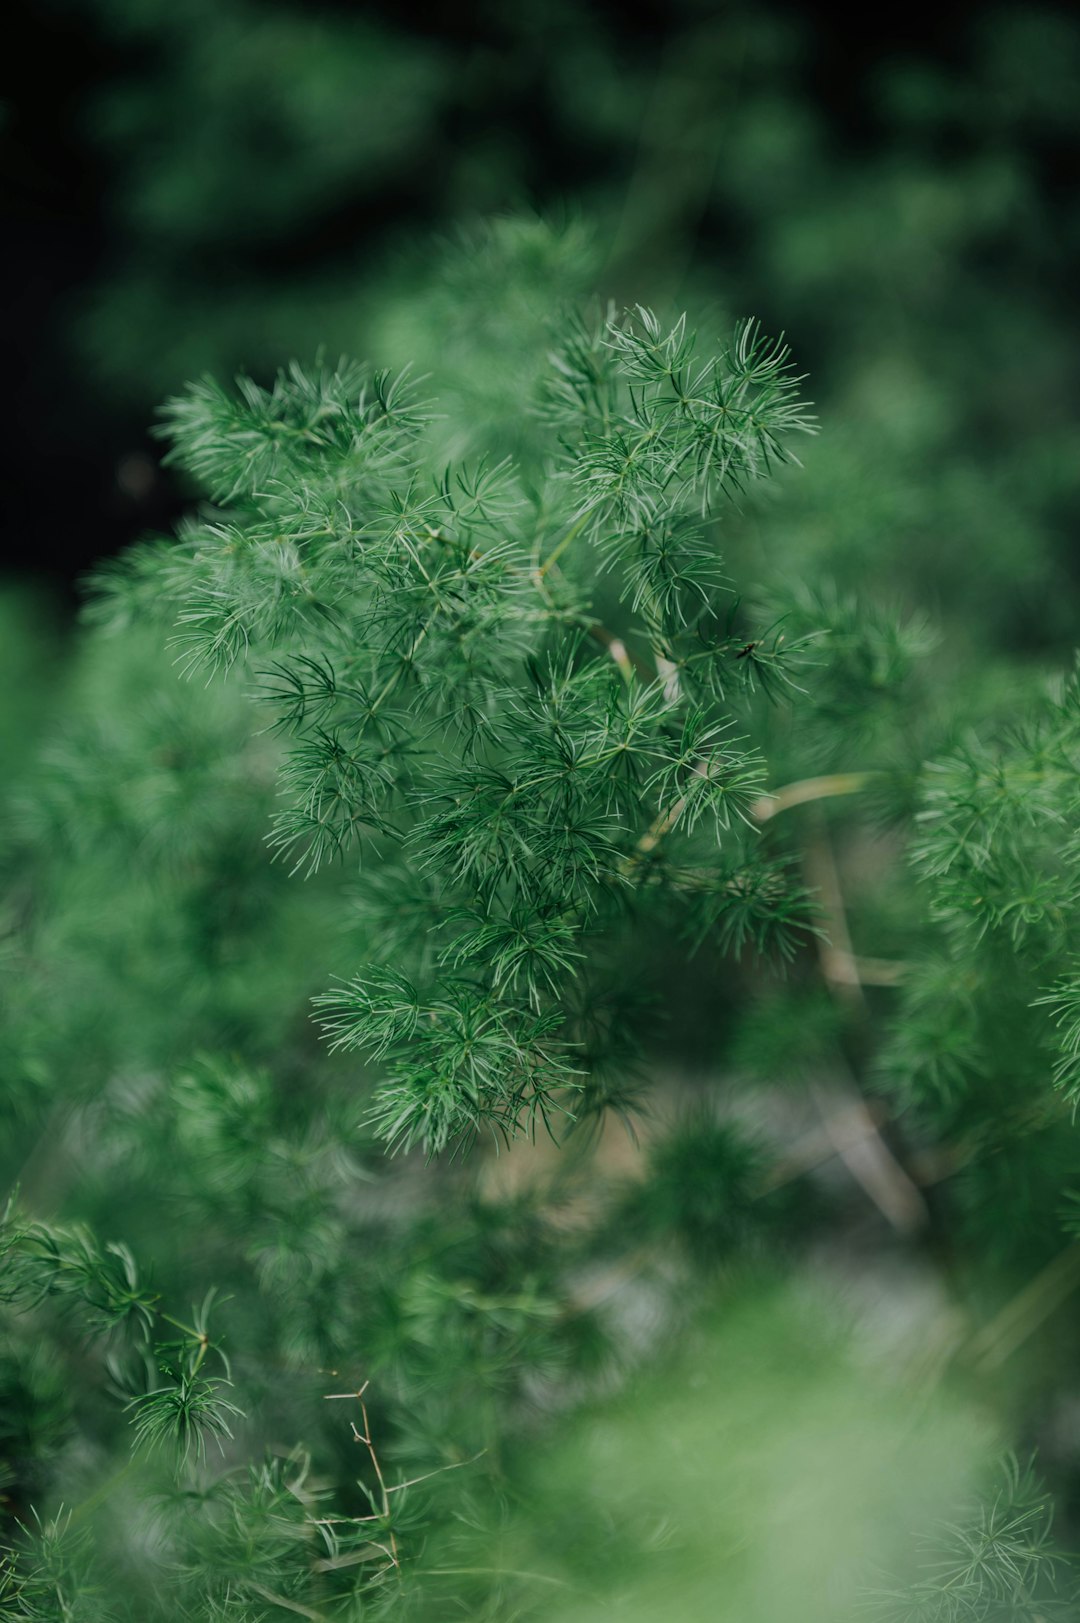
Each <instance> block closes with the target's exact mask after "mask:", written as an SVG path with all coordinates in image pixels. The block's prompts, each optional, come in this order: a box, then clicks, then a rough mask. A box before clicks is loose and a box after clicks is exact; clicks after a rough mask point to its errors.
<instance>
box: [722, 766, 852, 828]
mask: <svg viewBox="0 0 1080 1623" xmlns="http://www.w3.org/2000/svg"><path fill="white" fill-rule="evenodd" d="M880 776H881V774H880V773H878V772H832V773H829V774H828V775H827V776H825V777H823V778H802V779H801V780H800V781H799V782H798V783H789V784H786V785H785V786H784V788H782V789H777V790H775V792H774V793H773V794H771V795H762V797H761V799H760V800H757V801H755V802H754V804H753V806H752V807H751V808H750V812H751V815H752V816H753V817H754V818H755V819H756V821H757V822H759V823H767V822H768V821H769V819H770V817H775V816H776V815H777V813H778V812H782V811H788V810H789V809H790V808H791V807H792V806H805V805H806V804H807V803H808V802H809V801H812V800H828V799H832V798H833V797H834V796H836V795H855V794H858V793H859V791H860V789H865V788H866V785H867V784H868V783H869V782H870V781H871V780H872V779H873V778H876V777H880Z"/></svg>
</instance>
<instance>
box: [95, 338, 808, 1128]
mask: <svg viewBox="0 0 1080 1623" xmlns="http://www.w3.org/2000/svg"><path fill="white" fill-rule="evenodd" d="M570 331H571V336H570V338H569V340H568V341H566V342H564V343H563V344H562V345H561V347H560V348H557V349H556V351H555V353H554V366H553V378H554V385H553V386H552V387H549V388H548V389H547V390H546V391H545V392H544V394H543V398H542V402H541V403H540V404H539V406H538V409H539V410H540V413H541V418H542V421H543V423H544V425H545V428H546V429H547V432H548V435H549V439H548V446H549V449H548V450H547V451H546V453H542V459H536V460H534V461H532V462H530V464H529V466H528V469H527V470H526V468H524V467H522V468H521V469H518V468H515V466H514V465H513V464H512V463H510V462H503V463H501V464H499V465H498V466H492V465H488V464H485V463H484V461H483V460H480V461H475V462H472V461H463V462H462V463H461V464H459V465H458V466H456V467H448V468H446V469H445V470H443V471H442V472H440V473H434V472H433V471H432V470H431V467H430V462H429V460H428V454H427V452H426V449H425V445H424V442H423V438H422V429H423V425H424V422H425V418H426V416H427V411H426V408H425V407H424V406H423V405H422V404H421V403H420V401H419V398H418V397H417V395H416V394H415V391H414V390H412V389H411V388H410V386H409V384H408V382H407V380H406V379H404V378H397V379H394V380H391V379H389V378H388V377H387V376H386V375H385V374H382V373H372V372H368V371H365V370H364V369H362V368H357V367H352V366H343V367H342V368H339V369H338V370H337V371H334V372H330V371H327V370H319V371H316V372H305V371H304V370H302V369H301V368H299V367H297V366H294V367H293V368H291V370H290V371H289V372H288V373H287V374H286V373H283V374H281V375H280V376H279V378H278V380H277V382H276V383H275V385H274V387H273V389H272V390H270V391H266V390H263V389H260V388H258V387H257V386H256V385H254V384H253V383H250V382H248V381H246V380H245V381H242V382H241V385H240V388H239V393H238V396H236V397H230V396H228V395H226V394H225V393H223V392H222V391H221V390H220V389H218V388H217V386H216V385H211V384H206V385H203V386H200V387H198V388H196V389H195V390H193V391H192V392H191V393H190V394H189V395H188V396H187V397H185V398H184V399H182V400H179V401H176V402H173V403H172V404H171V405H170V406H169V407H168V409H167V413H166V430H167V432H168V435H169V437H170V439H171V441H172V443H173V451H172V453H171V455H172V456H173V457H174V458H175V459H176V460H177V461H178V462H180V463H181V464H182V465H183V466H184V467H185V468H187V469H188V470H189V471H190V472H191V473H192V474H193V475H194V476H196V477H197V478H198V479H199V480H200V481H201V482H202V483H203V484H204V485H205V486H206V488H207V490H208V494H209V495H210V496H211V497H212V498H213V499H214V500H215V501H216V502H217V503H218V504H224V506H223V510H219V511H215V513H213V514H212V515H208V516H207V518H206V519H205V520H203V521H200V522H195V523H192V524H189V526H188V527H187V529H186V530H185V532H184V533H183V534H182V536H181V537H180V538H179V540H178V542H177V544H176V545H175V546H174V547H173V548H172V549H171V551H170V553H169V554H167V555H166V554H163V553H162V552H161V551H160V549H157V548H154V549H150V550H143V551H141V552H139V553H136V554H134V555H131V556H129V558H128V559H127V560H126V561H125V563H124V565H123V567H122V568H120V569H114V570H112V571H110V572H109V573H108V574H107V575H106V576H105V577H104V578H103V580H102V581H101V589H102V591H103V593H104V594H105V595H104V602H103V604H102V605H101V606H99V609H98V611H97V613H98V615H99V616H100V617H104V618H105V619H106V620H108V621H110V622H111V623H113V624H117V623H123V622H124V621H125V619H126V618H127V617H128V616H129V615H130V614H132V613H134V612H135V611H136V607H137V605H138V604H140V603H142V602H144V601H145V599H146V598H147V596H148V587H147V583H148V582H152V581H155V582H156V583H157V590H156V598H157V602H158V606H159V610H160V611H163V612H168V611H171V612H172V614H173V616H174V617H175V620H176V623H177V626H178V628H179V629H178V631H177V633H176V636H175V637H174V639H173V647H174V648H175V650H176V652H177V656H178V659H179V663H180V664H181V666H182V668H185V669H188V670H196V669H200V668H202V669H206V670H208V671H209V672H210V673H211V674H213V673H215V672H218V671H223V670H228V669H229V668H230V667H231V666H232V665H234V664H235V663H237V662H238V661H240V662H243V663H244V664H245V665H249V664H250V665H251V666H253V667H254V668H255V670H256V672H258V671H259V670H260V669H261V672H262V676H261V681H262V686H261V690H260V697H261V699H262V700H263V702H264V703H265V704H266V705H267V706H268V707H269V709H270V711H271V718H272V725H273V726H274V727H275V728H276V729H278V730H280V731H281V732H282V733H283V735H284V736H285V737H286V738H287V739H288V740H289V744H288V747H287V753H286V756H285V761H284V764H283V768H282V773H281V779H282V785H283V788H284V790H285V792H286V794H287V796H288V800H289V802H290V804H289V806H288V808H287V809H286V810H285V811H283V812H279V813H278V814H277V815H276V817H275V820H274V830H273V833H272V837H271V841H272V844H273V845H274V846H275V847H276V848H277V849H278V850H280V851H281V852H282V853H283V854H284V855H285V856H286V859H287V860H290V861H291V862H292V864H293V872H297V871H303V872H304V873H306V874H308V875H311V874H314V873H316V872H317V871H318V870H319V868H320V867H322V866H323V864H324V863H325V862H327V861H329V860H331V859H336V858H341V857H345V856H348V855H350V854H352V853H353V852H355V851H357V850H359V851H360V852H361V853H362V861H363V863H364V864H365V865H366V864H371V865H372V866H378V865H380V864H381V863H382V862H384V861H387V860H389V861H393V860H394V857H395V854H396V853H398V852H400V853H401V854H402V855H403V856H406V855H407V860H408V864H409V867H410V868H411V869H412V870H414V871H415V872H417V873H418V874H419V875H421V876H422V885H423V886H424V887H425V888H426V890H427V895H428V898H429V902H428V906H429V911H430V916H432V917H435V916H438V917H439V918H440V919H441V921H442V924H441V928H440V929H439V930H438V932H437V934H436V933H435V932H429V935H430V936H434V939H433V940H432V941H431V942H430V944H429V947H428V949H427V951H426V952H425V954H424V955H423V958H422V961H421V962H420V963H419V964H417V966H416V970H417V979H416V982H415V984H414V982H413V981H412V980H411V979H410V978H409V975H410V973H411V972H412V965H411V963H410V962H409V960H408V959H405V960H403V959H402V958H401V955H400V953H399V954H396V955H395V962H394V965H393V967H392V968H391V967H388V968H386V969H384V970H382V971H377V972H376V973H374V975H372V974H361V975H359V976H357V977H355V978H354V979H353V980H352V981H350V982H348V983H347V984H346V985H345V986H344V987H343V988H342V989H341V990H340V991H336V992H332V993H328V994H326V996H325V997H323V998H322V999H320V1000H319V1003H320V1007H321V1009H322V1011H323V1018H324V1023H325V1024H326V1026H327V1029H328V1031H329V1033H330V1035H331V1038H332V1040H333V1042H334V1044H335V1046H337V1047H341V1048H353V1049H357V1048H358V1049H361V1050H365V1051H367V1052H368V1053H370V1054H372V1055H373V1056H375V1057H381V1056H383V1055H389V1056H390V1060H391V1072H390V1078H389V1081H388V1084H387V1087H386V1089H385V1090H384V1092H383V1093H382V1094H381V1096H380V1098H379V1101H378V1104H377V1107H376V1115H375V1117H374V1120H375V1121H376V1123H377V1126H378V1131H379V1132H380V1134H381V1135H382V1136H383V1137H385V1138H386V1139H387V1141H388V1142H389V1143H390V1145H391V1146H392V1147H401V1148H410V1147H412V1146H413V1145H414V1144H417V1143H422V1144H424V1145H425V1146H426V1147H427V1148H428V1150H429V1151H434V1152H437V1151H439V1150H442V1149H444V1148H445V1147H446V1146H447V1145H449V1144H451V1143H453V1142H454V1141H455V1140H458V1139H461V1138H463V1137H464V1138H472V1137H475V1136H476V1134H477V1133H478V1132H479V1131H480V1130H481V1129H483V1128H486V1127H493V1128H495V1129H496V1130H497V1131H499V1132H500V1133H502V1134H503V1135H504V1136H510V1135H512V1134H513V1133H514V1132H516V1131H518V1130H520V1129H521V1128H522V1127H523V1126H531V1124H532V1123H533V1121H534V1120H535V1119H536V1118H537V1117H539V1118H541V1119H542V1120H543V1121H544V1122H545V1124H546V1125H547V1126H548V1127H549V1129H550V1128H551V1127H552V1123H553V1118H554V1117H555V1116H557V1114H558V1113H559V1112H560V1111H562V1112H563V1113H567V1112H569V1113H571V1114H572V1113H573V1110H574V1104H573V1097H572V1096H573V1093H574V1091H575V1090H576V1089H580V1088H581V1087H582V1084H581V1083H580V1082H579V1081H577V1079H576V1071H577V1065H576V1062H575V1052H574V1046H573V1043H572V1041H571V1042H570V1043H567V1041H566V1038H565V1035H564V1034H563V1032H562V1028H563V1026H564V1025H565V1012H564V1009H563V1007H562V1005H563V1004H564V1002H565V995H564V987H565V985H566V984H567V983H568V982H569V981H570V980H571V978H572V977H573V976H574V975H575V974H576V973H581V970H580V967H579V966H580V964H581V962H582V960H583V959H584V958H585V956H586V944H589V945H590V946H593V944H594V943H595V942H596V940H598V939H602V936H603V932H604V931H605V930H609V929H610V928H611V927H612V924H613V921H614V920H615V919H617V918H619V917H621V916H622V913H623V912H624V911H625V909H626V908H627V907H628V906H642V905H643V906H645V907H646V908H650V907H651V908H653V909H655V908H657V907H659V906H661V905H664V904H670V902H671V901H672V900H674V899H677V898H678V896H679V895H680V893H681V892H686V891H690V892H691V893H692V894H693V897H694V903H695V907H696V913H695V922H694V931H695V933H696V935H697V936H698V938H699V939H700V938H701V937H703V936H705V935H708V934H711V933H715V934H717V935H718V936H719V937H720V939H721V940H723V941H724V942H725V943H727V944H729V945H731V946H734V947H736V948H741V947H742V946H743V945H744V944H745V943H746V942H747V941H753V942H754V943H755V944H756V945H757V946H758V947H759V948H766V947H768V946H775V947H776V948H777V949H778V950H779V951H780V952H781V953H787V954H790V953H791V952H792V951H793V949H794V944H795V941H796V940H797V938H798V933H799V931H800V928H805V927H806V926H807V924H808V923H809V917H810V915H809V912H808V898H806V897H805V895H804V894H803V893H802V892H801V891H800V890H799V888H798V887H797V886H789V885H788V884H787V883H786V880H787V873H786V869H785V866H784V864H783V862H777V861H775V860H770V859H768V858H765V859H762V858H759V857H758V856H757V854H756V852H755V850H754V846H753V844H752V843H751V842H748V841H747V840H745V839H743V840H742V841H741V843H740V845H739V847H738V853H737V855H734V854H733V858H729V859H727V860H726V861H725V862H724V863H723V864H722V865H721V866H720V867H719V868H715V867H714V868H712V869H711V870H710V869H708V868H705V867H703V868H702V869H700V870H699V869H697V868H696V866H695V862H694V857H695V854H696V852H695V848H694V845H693V841H694V839H695V837H700V838H701V839H702V840H704V839H705V838H706V836H707V837H708V844H709V845H710V846H711V845H712V844H713V843H714V842H715V841H716V840H719V839H725V840H726V838H727V837H729V836H731V835H732V834H733V832H734V830H735V829H736V828H737V827H738V826H739V825H742V826H743V827H744V828H747V829H748V828H751V827H752V816H751V813H752V808H753V806H754V804H755V802H756V801H757V799H758V798H759V797H760V795H761V792H762V789H763V785H764V767H763V763H762V762H761V759H760V757H759V755H758V754H757V753H756V751H755V750H754V748H753V746H752V744H751V743H750V742H749V740H748V739H747V738H746V737H745V736H744V735H743V733H742V731H741V726H740V721H739V715H738V712H736V713H734V714H733V713H732V710H731V704H732V702H733V700H734V696H736V695H739V694H743V695H746V694H747V693H748V692H749V691H751V690H752V689H753V688H754V686H755V685H756V683H757V682H758V681H759V680H760V679H761V672H762V670H764V669H766V668H767V669H769V670H770V671H771V670H774V669H775V670H779V669H781V668H782V666H784V665H786V664H787V663H788V662H790V661H791V660H792V659H793V658H795V659H797V647H794V646H793V647H790V648H786V649H781V648H780V646H779V645H778V644H777V643H775V642H772V643H770V642H769V633H768V632H766V633H765V635H764V637H763V639H761V645H762V648H763V649H767V650H768V651H767V653H766V652H762V653H761V654H758V653H757V652H756V649H757V645H758V639H754V638H748V637H747V636H746V633H745V628H742V629H739V630H738V631H736V628H735V625H734V623H733V620H734V617H733V615H732V612H731V598H730V588H729V587H728V586H727V584H726V582H725V581H724V579H723V576H722V572H721V571H720V570H719V568H718V565H717V564H716V562H715V536H714V535H713V533H712V527H711V524H710V520H711V517H712V513H713V509H714V508H715V507H716V504H717V503H718V502H721V501H722V500H723V499H724V498H725V497H726V496H730V495H731V494H732V493H733V492H735V491H737V490H739V489H741V488H742V487H743V486H744V485H746V484H747V482H749V481H752V480H755V479H757V478H760V477H762V476H763V475H765V474H767V473H768V472H769V471H770V469H771V468H772V466H773V464H774V463H776V462H779V461H783V460H785V459H786V458H787V457H788V456H789V455H790V451H789V449H788V438H789V436H790V435H791V434H792V432H794V431H799V430H806V429H807V428H808V427H809V420H808V418H807V417H806V414H805V411H804V410H803V408H802V407H801V406H800V404H799V402H798V399H797V395H796V381H797V380H795V379H794V378H793V377H792V376H791V371H790V362H789V358H788V352H787V349H786V347H784V346H783V345H780V344H771V343H768V342H766V341H765V340H764V339H763V338H762V337H761V335H760V332H759V330H758V328H757V327H756V326H755V325H754V324H744V325H743V326H741V327H740V328H739V329H738V331H737V333H736V335H735V338H734V340H733V341H732V343H731V345H730V346H729V347H728V348H726V349H724V350H722V351H721V352H720V353H719V354H712V355H705V356H702V355H701V354H700V351H699V347H698V345H697V342H696V340H695V338H694V336H693V334H692V333H691V332H690V331H689V329H688V328H687V325H686V320H685V318H681V319H680V320H679V321H678V322H676V323H675V325H674V326H673V327H671V328H670V329H669V330H664V329H662V327H661V325H660V323H659V321H658V320H657V318H656V317H655V316H653V315H652V314H651V313H650V312H648V311H644V310H639V311H637V312H636V313H635V314H634V315H633V316H631V317H629V318H628V319H626V320H615V319H614V318H612V317H610V316H609V317H607V318H604V319H597V320H596V321H594V322H593V324H592V325H591V326H583V325H574V326H572V328H571V329H570ZM524 404H525V405H526V406H528V404H529V403H528V402H525V403H524ZM541 443H543V442H541ZM534 458H536V453H535V452H534ZM608 574H613V575H614V576H615V577H616V581H617V582H618V584H619V587H620V597H621V599H622V601H623V603H624V604H625V603H627V602H629V618H627V616H626V614H625V613H623V614H622V615H621V616H620V619H619V621H618V622H617V628H616V629H615V630H610V629H608V628H606V627H604V626H602V625H601V624H600V623H599V622H598V620H597V618H596V615H595V612H594V609H593V607H592V598H593V596H594V595H595V593H596V592H597V591H599V590H601V589H602V586H603V582H604V581H605V580H606V576H607V575H608ZM766 661H767V663H766ZM263 662H265V663H263ZM729 694H731V695H732V698H730V699H729ZM373 933H374V932H373ZM440 938H441V939H440ZM432 948H434V950H435V953H436V959H435V963H434V964H432V963H431V961H430V958H431V949H432Z"/></svg>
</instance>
